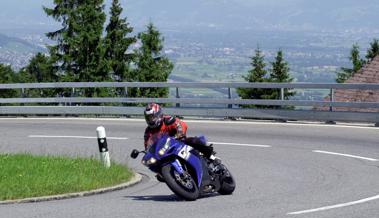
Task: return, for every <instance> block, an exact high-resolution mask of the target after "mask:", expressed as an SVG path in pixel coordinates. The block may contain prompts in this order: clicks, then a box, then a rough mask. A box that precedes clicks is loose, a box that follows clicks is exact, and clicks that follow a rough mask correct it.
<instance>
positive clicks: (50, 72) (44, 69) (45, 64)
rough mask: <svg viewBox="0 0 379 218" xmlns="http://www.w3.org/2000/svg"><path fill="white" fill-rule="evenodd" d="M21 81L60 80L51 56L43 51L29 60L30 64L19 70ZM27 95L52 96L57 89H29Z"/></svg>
mask: <svg viewBox="0 0 379 218" xmlns="http://www.w3.org/2000/svg"><path fill="white" fill-rule="evenodd" d="M19 76H20V79H19V80H20V82H23V83H41V82H58V76H57V74H56V71H55V69H54V67H53V66H52V64H51V63H50V59H49V57H47V56H46V55H44V54H42V53H38V54H37V55H35V56H34V57H33V58H32V59H31V60H30V62H29V64H28V65H27V66H26V67H24V68H22V69H21V70H20V72H19ZM27 91H28V93H26V95H27V96H30V97H31V96H38V97H52V96H54V95H55V94H56V91H55V90H52V89H42V90H39V91H38V90H33V89H28V90H27Z"/></svg>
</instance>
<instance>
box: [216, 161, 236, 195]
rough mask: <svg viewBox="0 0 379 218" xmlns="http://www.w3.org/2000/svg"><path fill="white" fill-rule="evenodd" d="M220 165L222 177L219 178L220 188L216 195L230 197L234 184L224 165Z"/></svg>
mask: <svg viewBox="0 0 379 218" xmlns="http://www.w3.org/2000/svg"><path fill="white" fill-rule="evenodd" d="M221 165H222V169H223V172H222V176H221V178H220V182H221V188H220V190H218V193H219V194H221V195H230V194H232V193H233V192H234V189H235V188H236V183H235V181H234V178H233V176H232V174H231V173H230V171H229V170H228V169H227V168H226V166H225V165H223V164H221Z"/></svg>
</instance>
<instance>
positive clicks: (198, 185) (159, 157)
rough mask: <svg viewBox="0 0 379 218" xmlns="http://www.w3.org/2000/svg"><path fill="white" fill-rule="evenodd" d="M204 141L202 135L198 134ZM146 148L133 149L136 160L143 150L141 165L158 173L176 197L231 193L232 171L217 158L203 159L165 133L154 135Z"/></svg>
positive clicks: (232, 186)
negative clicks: (214, 159)
mask: <svg viewBox="0 0 379 218" xmlns="http://www.w3.org/2000/svg"><path fill="white" fill-rule="evenodd" d="M201 137H202V138H201V139H202V140H205V138H204V136H201ZM147 144H148V146H147V149H146V151H138V150H136V149H134V150H133V151H132V153H131V155H130V156H131V157H132V158H133V159H136V158H137V157H138V155H139V154H140V153H144V156H143V158H142V164H143V165H145V166H147V167H148V168H149V169H150V170H151V171H153V172H155V173H157V176H158V178H159V177H161V180H162V181H164V182H165V183H166V184H167V186H168V187H169V188H170V189H171V191H173V192H174V193H175V194H176V195H177V196H179V197H181V198H183V199H185V200H189V201H194V200H196V199H197V198H198V197H199V196H201V195H204V194H210V193H215V192H218V193H219V194H221V195H230V194H232V193H233V191H234V189H235V186H236V185H235V181H234V179H233V176H232V174H231V173H230V172H229V170H228V169H227V168H226V166H225V165H224V164H222V163H221V162H220V161H212V160H209V159H207V158H205V157H204V156H203V155H202V154H201V153H200V152H198V151H197V150H195V149H193V148H192V147H191V146H189V145H186V144H184V142H182V141H180V140H176V139H175V138H174V137H170V136H168V135H167V134H161V133H157V134H154V135H153V136H152V137H151V138H150V140H149V142H148V143H147Z"/></svg>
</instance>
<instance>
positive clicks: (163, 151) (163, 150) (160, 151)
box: [158, 148, 166, 156]
mask: <svg viewBox="0 0 379 218" xmlns="http://www.w3.org/2000/svg"><path fill="white" fill-rule="evenodd" d="M165 152H166V149H164V148H161V149H160V150H159V151H158V154H159V155H160V156H162V155H164V153H165Z"/></svg>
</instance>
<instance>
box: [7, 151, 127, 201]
mask: <svg viewBox="0 0 379 218" xmlns="http://www.w3.org/2000/svg"><path fill="white" fill-rule="evenodd" d="M131 177H132V173H131V172H130V171H129V169H128V168H127V167H126V166H123V165H118V164H115V163H112V166H111V167H110V168H109V169H106V168H104V167H103V166H102V164H101V163H100V162H99V161H98V160H96V159H93V158H92V159H84V158H68V157H44V156H32V155H29V154H16V155H11V154H0V200H14V199H21V198H28V197H39V196H46V195H56V194H63V193H72V192H80V191H88V190H93V189H98V188H103V187H107V186H112V185H116V184H120V183H123V182H126V181H128V180H129V179H130V178H131Z"/></svg>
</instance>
